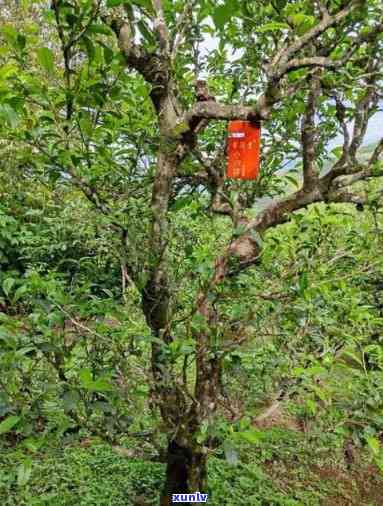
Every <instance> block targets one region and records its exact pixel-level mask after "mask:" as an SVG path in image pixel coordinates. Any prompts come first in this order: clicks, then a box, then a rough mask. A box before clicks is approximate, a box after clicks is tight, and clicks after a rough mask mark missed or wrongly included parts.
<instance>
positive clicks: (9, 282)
mask: <svg viewBox="0 0 383 506" xmlns="http://www.w3.org/2000/svg"><path fill="white" fill-rule="evenodd" d="M15 283H16V280H15V279H13V278H7V279H5V280H4V281H3V284H2V288H3V292H4V293H5V295H6V296H7V297H8V296H9V294H10V292H11V290H12V287H13V286H14V284H15Z"/></svg>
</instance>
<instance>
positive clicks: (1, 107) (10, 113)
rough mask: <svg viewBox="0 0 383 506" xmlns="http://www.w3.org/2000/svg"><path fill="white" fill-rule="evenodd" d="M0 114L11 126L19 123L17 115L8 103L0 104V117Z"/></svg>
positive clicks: (14, 126)
mask: <svg viewBox="0 0 383 506" xmlns="http://www.w3.org/2000/svg"><path fill="white" fill-rule="evenodd" d="M1 116H2V117H3V118H4V119H5V121H6V122H7V124H8V125H9V126H10V127H11V128H16V127H17V125H18V123H19V116H18V114H17V112H16V111H15V110H14V109H13V108H12V107H11V106H10V105H9V104H0V117H1Z"/></svg>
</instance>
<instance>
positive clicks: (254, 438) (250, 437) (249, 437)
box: [238, 430, 264, 444]
mask: <svg viewBox="0 0 383 506" xmlns="http://www.w3.org/2000/svg"><path fill="white" fill-rule="evenodd" d="M238 436H240V437H241V438H242V439H244V440H245V441H248V442H249V443H253V444H257V443H259V442H260V441H262V439H264V433H263V432H261V431H259V430H244V431H243V432H239V433H238Z"/></svg>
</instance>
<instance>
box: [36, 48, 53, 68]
mask: <svg viewBox="0 0 383 506" xmlns="http://www.w3.org/2000/svg"><path fill="white" fill-rule="evenodd" d="M37 60H38V62H39V63H40V65H41V66H42V67H43V68H44V69H45V70H46V71H47V72H48V73H50V74H51V73H53V71H54V57H53V53H52V51H51V50H50V49H49V48H47V47H40V48H39V49H38V50H37Z"/></svg>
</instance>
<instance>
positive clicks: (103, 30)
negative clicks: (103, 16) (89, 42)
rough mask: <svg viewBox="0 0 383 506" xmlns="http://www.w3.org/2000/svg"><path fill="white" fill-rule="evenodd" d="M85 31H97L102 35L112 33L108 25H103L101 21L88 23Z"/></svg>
mask: <svg viewBox="0 0 383 506" xmlns="http://www.w3.org/2000/svg"><path fill="white" fill-rule="evenodd" d="M87 31H88V32H91V33H99V34H102V35H112V34H113V32H112V30H111V29H110V28H109V27H108V26H106V25H103V24H101V23H100V24H94V25H90V26H89V28H88V30H87Z"/></svg>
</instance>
